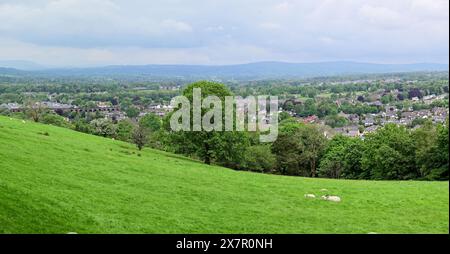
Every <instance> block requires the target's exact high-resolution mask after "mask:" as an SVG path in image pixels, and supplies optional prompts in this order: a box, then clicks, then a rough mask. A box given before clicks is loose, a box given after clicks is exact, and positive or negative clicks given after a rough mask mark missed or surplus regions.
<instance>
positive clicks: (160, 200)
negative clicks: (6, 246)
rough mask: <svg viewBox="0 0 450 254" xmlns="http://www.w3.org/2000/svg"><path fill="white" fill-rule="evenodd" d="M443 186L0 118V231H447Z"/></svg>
mask: <svg viewBox="0 0 450 254" xmlns="http://www.w3.org/2000/svg"><path fill="white" fill-rule="evenodd" d="M46 133H48V135H45V134H46ZM448 187H449V186H448V182H416V181H405V182H396V181H391V182H388V181H380V182H377V181H347V180H329V179H309V178H299V177H287V176H275V175H264V174H256V173H249V172H238V171H233V170H229V169H225V168H221V167H214V166H207V165H204V164H201V163H198V162H196V161H192V160H190V159H187V158H184V157H180V156H176V155H172V154H168V153H164V152H160V151H157V150H151V149H144V150H143V151H142V152H138V151H137V150H136V149H135V148H134V146H133V145H131V144H127V143H123V142H120V141H114V140H111V139H105V138H101V137H96V136H91V135H86V134H83V133H78V132H74V131H71V130H67V129H63V128H58V127H53V126H48V125H41V124H35V123H32V122H28V121H27V122H25V123H24V122H22V121H21V120H17V119H10V118H6V117H0V233H67V232H78V233H368V232H377V233H448V228H449V194H448V193H449V191H448ZM322 189H327V190H328V191H324V190H322ZM306 193H313V194H316V196H321V195H323V194H325V193H329V194H334V195H338V196H340V197H341V198H342V201H341V202H340V203H333V202H329V201H324V200H321V199H319V198H316V199H307V198H305V197H304V194H306Z"/></svg>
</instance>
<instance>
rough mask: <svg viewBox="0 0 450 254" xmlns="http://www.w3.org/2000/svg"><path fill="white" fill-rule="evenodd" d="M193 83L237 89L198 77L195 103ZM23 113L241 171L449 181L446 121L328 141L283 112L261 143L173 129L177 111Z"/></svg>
mask: <svg viewBox="0 0 450 254" xmlns="http://www.w3.org/2000/svg"><path fill="white" fill-rule="evenodd" d="M193 88H201V89H202V96H203V97H206V96H208V95H215V96H218V97H219V98H224V97H225V96H229V95H231V94H232V93H231V91H230V90H229V89H228V88H226V87H225V86H224V85H222V84H218V83H212V82H197V83H193V84H191V85H189V86H188V87H187V88H186V89H185V90H184V91H183V95H185V96H186V97H187V98H188V99H190V100H191V101H192V91H193ZM223 108H224V107H223ZM204 113H206V112H202V114H204ZM222 115H225V114H222ZM21 116H22V117H28V118H31V119H33V120H35V121H37V122H43V123H48V124H53V125H58V126H63V127H68V128H72V129H74V130H77V131H81V132H86V133H91V134H95V135H99V136H103V137H110V138H115V139H119V140H123V141H126V142H133V143H135V144H136V145H137V146H138V148H142V147H143V146H148V147H152V148H156V149H161V150H165V151H169V152H174V153H179V154H184V155H187V156H190V157H193V158H196V159H199V160H202V161H203V162H205V163H207V164H217V165H222V166H225V167H229V168H233V169H237V170H249V171H257V172H263V173H271V174H282V175H294V176H307V177H327V178H345V179H376V180H394V179H395V180H411V179H420V180H448V177H449V175H448V167H449V165H448V160H449V154H448V143H449V130H448V120H447V121H446V123H445V124H437V125H433V124H432V123H430V122H424V123H421V127H420V128H417V129H414V130H411V129H407V128H405V127H403V126H396V125H386V126H385V127H383V128H380V129H379V130H377V131H376V132H374V133H372V134H368V135H366V136H365V138H364V139H360V138H350V137H344V136H340V135H338V136H334V137H333V138H331V139H328V138H326V137H325V135H324V130H323V129H322V128H323V126H318V125H309V124H301V123H298V122H297V121H296V120H295V119H294V118H290V117H289V116H287V115H286V114H281V115H280V120H281V122H280V123H279V134H278V138H277V140H276V141H275V142H273V143H260V142H259V133H258V132H242V131H225V132H224V131H210V132H206V131H196V132H193V131H173V130H171V128H170V124H169V120H170V117H171V114H169V115H167V116H166V117H165V118H164V119H161V118H160V117H158V116H156V115H153V114H147V115H146V116H144V117H142V118H140V119H139V120H137V119H134V120H130V119H125V120H121V121H112V120H108V119H105V118H103V117H102V115H101V114H100V113H83V114H80V115H77V116H75V117H73V119H71V121H70V122H67V121H66V120H64V118H63V117H61V116H58V115H56V114H52V113H49V112H45V110H42V111H41V112H37V110H36V109H33V108H30V110H29V111H26V112H25V113H24V114H22V115H21ZM191 125H192V123H191Z"/></svg>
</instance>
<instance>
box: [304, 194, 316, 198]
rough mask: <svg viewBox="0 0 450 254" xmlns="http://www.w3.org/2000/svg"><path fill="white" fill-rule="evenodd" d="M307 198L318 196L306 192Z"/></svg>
mask: <svg viewBox="0 0 450 254" xmlns="http://www.w3.org/2000/svg"><path fill="white" fill-rule="evenodd" d="M305 198H316V195H314V194H305Z"/></svg>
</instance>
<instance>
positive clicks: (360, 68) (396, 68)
mask: <svg viewBox="0 0 450 254" xmlns="http://www.w3.org/2000/svg"><path fill="white" fill-rule="evenodd" d="M0 66H1V64H0ZM448 69H449V67H448V64H434V63H417V64H373V63H358V62H321V63H284V62H258V63H249V64H237V65H112V66H104V67H93V68H59V69H45V70H39V71H32V72H31V74H35V75H53V76H109V77H111V76H146V77H148V76H153V77H185V78H214V77H217V78H236V79H242V78H286V77H297V78H298V77H300V78H304V77H317V76H334V75H347V74H371V73H393V72H414V71H448ZM0 73H1V71H0Z"/></svg>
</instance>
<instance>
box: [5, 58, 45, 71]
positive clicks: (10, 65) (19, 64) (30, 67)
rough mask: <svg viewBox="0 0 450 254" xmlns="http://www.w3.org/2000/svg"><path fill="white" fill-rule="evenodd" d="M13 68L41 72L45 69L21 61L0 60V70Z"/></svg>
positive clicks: (32, 63) (41, 66)
mask: <svg viewBox="0 0 450 254" xmlns="http://www.w3.org/2000/svg"><path fill="white" fill-rule="evenodd" d="M1 67H3V68H14V69H18V70H26V71H31V70H43V69H45V68H46V67H45V66H43V65H40V64H37V63H35V62H31V61H23V60H0V68H1Z"/></svg>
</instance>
